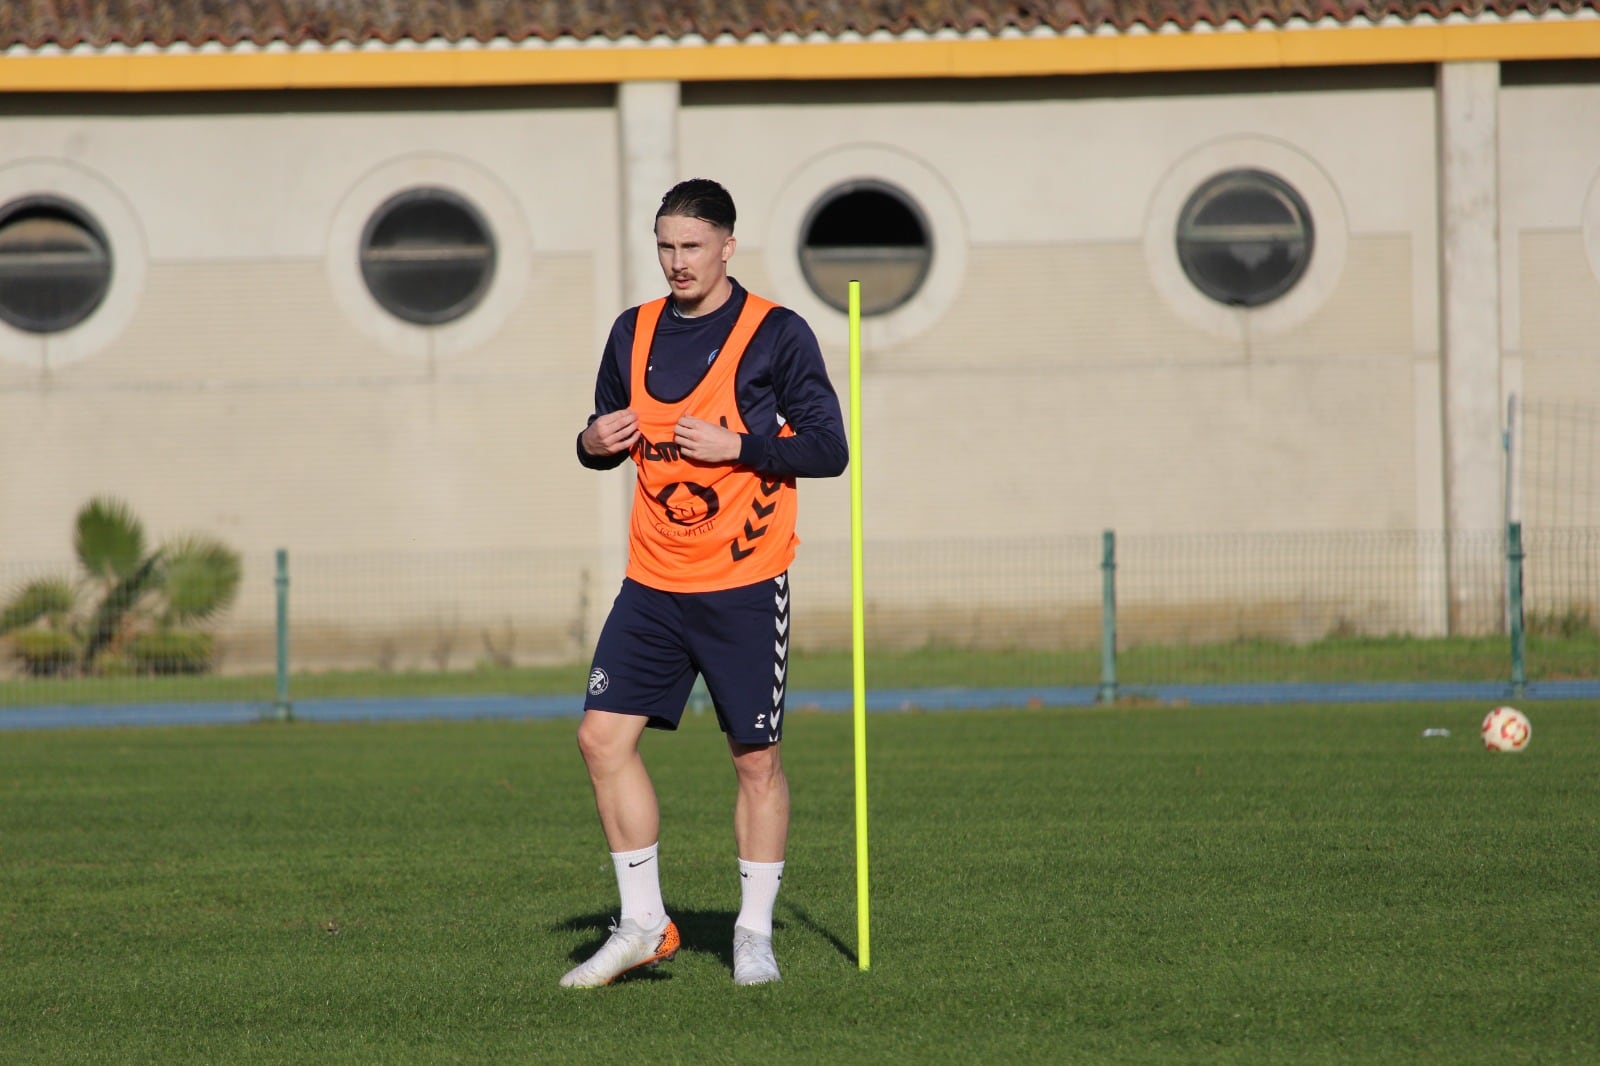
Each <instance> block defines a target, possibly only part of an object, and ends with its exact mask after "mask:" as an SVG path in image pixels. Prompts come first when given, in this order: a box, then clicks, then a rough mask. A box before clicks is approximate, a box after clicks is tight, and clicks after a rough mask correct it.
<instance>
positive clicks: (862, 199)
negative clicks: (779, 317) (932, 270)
mask: <svg viewBox="0 0 1600 1066" xmlns="http://www.w3.org/2000/svg"><path fill="white" fill-rule="evenodd" d="M932 263H933V239H932V237H931V230H930V228H929V226H928V224H927V222H926V221H925V220H924V219H923V216H922V212H921V211H920V210H919V209H918V208H917V206H916V204H914V203H913V202H912V201H911V200H910V199H909V198H908V197H907V196H906V195H905V194H904V193H902V192H900V191H899V190H898V189H895V188H894V187H893V186H890V185H885V184H882V183H880V182H874V181H855V182H849V183H847V184H844V185H840V186H836V187H835V188H833V189H831V190H829V191H828V192H827V193H825V194H824V195H823V196H822V198H821V199H820V200H818V201H817V203H816V204H815V206H813V207H812V209H811V213H810V214H809V215H808V216H807V218H806V220H805V223H804V225H803V226H802V227H801V247H800V270H801V272H802V273H803V274H804V275H805V279H806V284H807V285H809V286H810V287H811V291H812V292H814V293H816V294H817V296H818V297H819V298H821V300H822V301H823V302H824V303H826V304H827V305H828V306H830V307H832V308H834V309H835V310H838V311H845V310H848V309H849V300H850V282H852V281H859V282H861V313H862V314H863V315H881V314H884V313H886V312H889V311H893V310H894V309H895V308H897V307H899V306H901V305H902V304H904V303H905V302H906V301H907V300H909V299H911V297H913V296H915V295H916V293H917V290H918V289H920V288H921V287H922V283H923V281H924V280H926V278H927V276H928V270H929V267H930V266H931V265H932Z"/></svg>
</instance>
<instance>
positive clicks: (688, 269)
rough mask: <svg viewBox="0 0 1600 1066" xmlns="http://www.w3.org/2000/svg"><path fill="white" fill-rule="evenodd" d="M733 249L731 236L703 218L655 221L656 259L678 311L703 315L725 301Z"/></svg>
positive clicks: (662, 217)
mask: <svg viewBox="0 0 1600 1066" xmlns="http://www.w3.org/2000/svg"><path fill="white" fill-rule="evenodd" d="M733 247H734V240H733V234H731V233H729V232H728V231H727V230H725V229H722V228H720V227H718V226H713V225H712V224H711V223H709V222H707V221H705V220H704V219H699V218H685V217H684V216H682V215H662V216H661V217H660V218H658V219H656V257H657V258H658V259H659V260H660V261H661V273H662V274H664V275H666V279H667V284H669V285H671V286H672V296H673V299H675V300H676V301H677V302H678V309H679V310H680V311H682V312H683V313H684V314H687V315H698V314H705V313H706V312H709V311H714V310H716V309H717V308H718V307H719V306H721V304H722V301H723V300H725V299H727V298H728V293H729V292H730V291H732V290H731V286H729V284H728V260H729V259H730V258H731V257H732V256H733Z"/></svg>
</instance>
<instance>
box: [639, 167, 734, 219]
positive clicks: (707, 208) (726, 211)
mask: <svg viewBox="0 0 1600 1066" xmlns="http://www.w3.org/2000/svg"><path fill="white" fill-rule="evenodd" d="M662 215H674V216H681V217H683V218H698V219H699V220H700V221H702V222H709V223H711V224H712V225H713V226H718V227H720V228H722V229H725V230H727V231H728V232H729V233H732V232H733V220H734V218H735V217H736V215H737V212H735V211H734V209H733V197H732V196H729V195H728V190H727V189H724V188H723V187H722V186H721V185H719V184H717V183H716V182H714V181H712V180H711V179H710V178H690V179H689V180H688V181H680V182H678V184H676V185H674V186H673V187H672V188H670V189H668V190H667V194H666V195H665V196H663V197H662V198H661V206H660V207H659V208H657V209H656V217H657V218H660V217H661V216H662Z"/></svg>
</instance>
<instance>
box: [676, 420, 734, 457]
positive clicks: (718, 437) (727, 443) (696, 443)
mask: <svg viewBox="0 0 1600 1066" xmlns="http://www.w3.org/2000/svg"><path fill="white" fill-rule="evenodd" d="M672 442H673V443H674V444H676V445H677V446H678V448H679V449H680V450H681V451H682V452H683V455H684V458H686V459H693V460H694V461H695V462H697V463H731V462H735V461H736V460H737V459H738V458H739V448H740V445H741V444H742V443H743V442H742V441H740V439H739V434H737V433H735V432H734V431H733V430H731V429H729V428H728V427H727V426H719V425H715V424H713V423H711V422H706V421H703V420H701V419H698V418H694V417H692V416H690V415H684V416H683V417H681V418H679V419H678V424H677V425H676V426H675V427H673V431H672Z"/></svg>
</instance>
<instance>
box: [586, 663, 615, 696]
mask: <svg viewBox="0 0 1600 1066" xmlns="http://www.w3.org/2000/svg"><path fill="white" fill-rule="evenodd" d="M610 687H611V677H610V675H609V674H607V673H606V672H605V671H604V670H602V669H600V668H599V667H598V666H597V667H595V668H594V669H593V670H590V671H589V695H591V696H598V695H600V693H602V692H604V691H605V690H606V689H608V688H610Z"/></svg>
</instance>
